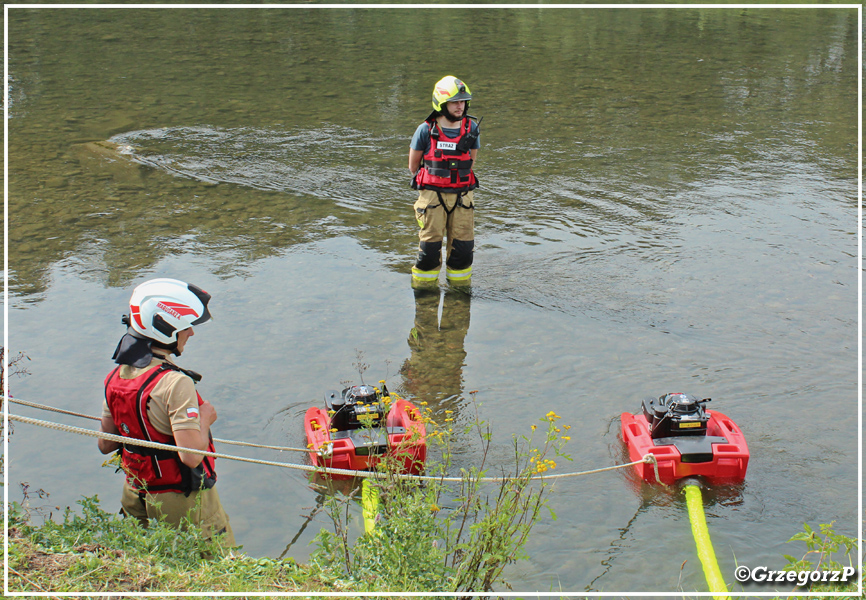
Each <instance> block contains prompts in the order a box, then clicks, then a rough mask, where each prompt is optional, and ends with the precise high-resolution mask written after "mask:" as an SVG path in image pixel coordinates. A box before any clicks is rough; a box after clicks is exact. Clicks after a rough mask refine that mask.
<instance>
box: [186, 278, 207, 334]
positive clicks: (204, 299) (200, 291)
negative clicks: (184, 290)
mask: <svg viewBox="0 0 866 600" xmlns="http://www.w3.org/2000/svg"><path fill="white" fill-rule="evenodd" d="M187 287H188V288H189V291H191V292H192V293H193V294H195V296H196V298H198V299H199V300H200V301H201V304H202V306H203V307H204V312H202V314H201V316H200V317H199V318H198V319H196V320H195V321H193V322H192V323H191V324H192V325H201V324H202V323H206V322H207V321H210V320H211V319H212V318H213V316H212V315H211V314H210V310H208V307H207V303H208V302H210V294H208V293H207V292H206V291H204V290H203V289H201V288H200V287H198V286H197V285H193V284H191V283H188V284H187Z"/></svg>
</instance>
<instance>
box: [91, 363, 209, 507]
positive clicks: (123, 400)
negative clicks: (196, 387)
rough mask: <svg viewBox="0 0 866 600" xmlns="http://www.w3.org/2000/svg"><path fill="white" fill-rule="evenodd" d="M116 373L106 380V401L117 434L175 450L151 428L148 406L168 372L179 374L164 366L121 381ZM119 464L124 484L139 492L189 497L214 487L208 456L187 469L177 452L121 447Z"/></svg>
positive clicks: (168, 438)
mask: <svg viewBox="0 0 866 600" xmlns="http://www.w3.org/2000/svg"><path fill="white" fill-rule="evenodd" d="M119 370H120V367H117V368H115V369H114V370H113V371H112V372H111V373H109V374H108V377H106V378H105V400H106V402H107V403H108V409H109V410H110V411H111V417H112V418H113V419H114V423H115V425H116V426H117V428H118V430H120V434H121V435H122V436H123V437H127V438H130V439H133V440H148V441H151V442H158V443H161V444H171V445H172V446H176V445H177V444H176V443H175V440H174V437H173V436H171V435H166V434H164V433H160V432H159V431H157V430H156V428H155V427H154V426H153V424H151V422H150V419H149V418H148V416H147V403H148V402H149V401H150V393H151V392H152V391H153V388H154V386H155V385H156V384H157V383H158V382H159V380H160V379H162V378H163V377H164V376H165V375H166V374H167V373H169V372H170V371H176V370H179V369H178V367H175V366H174V365H171V364H169V363H163V364H161V365H157V366H155V367H153V368H152V369H150V370H148V371H145V372H144V373H142V374H141V375H139V376H138V377H135V378H133V379H121V378H120V375H119V373H118V371H119ZM196 396H197V397H198V403H199V406H201V404H202V402H203V401H202V399H201V396H199V395H198V392H196ZM208 451H209V452H214V445H213V442H211V443H210V444H209V445H208ZM121 461H122V463H123V467H124V470H125V471H126V480H127V482H128V483H129V485H130V486H132V487H133V488H134V489H137V490H139V491H144V490H146V491H147V492H149V493H152V494H159V493H163V492H178V493H182V494H186V495H187V496H188V495H189V494H190V492H192V491H194V490H199V489H202V488H205V489H206V488H211V487H213V485H214V483H216V471H215V470H214V459H213V458H212V457H209V456H205V457H204V460H202V462H201V464H200V465H199V466H198V467H196V468H195V469H190V468H189V467H188V466H186V465H185V464H183V462H182V461H181V460H180V455H178V453H177V452H173V451H171V450H157V449H156V448H144V447H142V446H136V445H135V444H124V445H123V452H121Z"/></svg>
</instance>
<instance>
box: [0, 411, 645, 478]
mask: <svg viewBox="0 0 866 600" xmlns="http://www.w3.org/2000/svg"><path fill="white" fill-rule="evenodd" d="M9 419H10V420H12V421H18V422H20V423H27V424H29V425H38V426H39V427H47V428H49V429H56V430H58V431H66V432H69V433H77V434H79V435H85V436H88V437H95V438H101V439H104V440H109V441H112V442H117V443H119V444H129V443H131V442H132V443H134V445H136V446H143V447H145V448H157V449H159V450H170V451H172V452H185V453H189V454H198V455H201V456H210V457H213V458H225V459H228V460H237V461H240V462H246V463H253V464H257V465H266V466H272V467H282V468H285V469H296V470H299V471H307V472H310V473H326V474H329V475H346V476H349V477H380V478H381V477H385V476H386V474H384V473H379V472H376V471H352V470H349V469H333V468H330V467H317V466H314V465H299V464H292V463H283V462H276V461H271V460H259V459H255V458H245V457H243V456H232V455H230V454H221V453H219V452H208V451H207V450H198V449H194V448H181V447H178V446H172V445H170V444H160V443H158V442H150V441H147V440H138V439H136V440H131V439H130V438H125V437H123V436H120V435H114V434H112V433H105V432H102V431H94V430H92V429H82V428H81V427H73V426H71V425H63V424H60V423H52V422H50V421H41V420H39V419H31V418H30V417H22V416H20V415H12V414H10V415H9ZM307 452H309V450H307ZM641 463H652V464H653V466H654V468H655V472H656V480H657V481H658V480H659V479H658V465H657V463H656V460H655V456H653V455H652V454H647V455H645V456H644V457H643V458H642V459H641V460H636V461H634V462H630V463H625V464H622V465H613V466H610V467H603V468H601V469H592V470H589V471H580V472H577V473H557V474H555V475H541V474H539V475H536V476H533V477H531V479H539V480H545V479H563V478H566V477H578V476H580V475H590V474H593V473H602V472H604V471H612V470H614V469H623V468H626V467H631V466H633V465H638V464H641ZM394 476H395V477H397V478H399V479H414V480H418V481H443V482H444V481H448V482H460V481H463V480H464V479H466V478H465V477H445V476H441V477H436V476H433V475H409V474H407V473H395V474H394ZM512 479H516V478H515V477H479V478H478V479H477V480H478V481H479V482H494V483H500V482H503V481H510V480H512Z"/></svg>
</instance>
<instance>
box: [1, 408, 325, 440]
mask: <svg viewBox="0 0 866 600" xmlns="http://www.w3.org/2000/svg"><path fill="white" fill-rule="evenodd" d="M9 402H12V403H13V404H20V405H21V406H29V407H31V408H38V409H40V410H47V411H51V412H56V413H61V414H64V415H71V416H73V417H81V418H83V419H90V420H91V421H101V420H102V418H101V417H94V416H93V415H86V414H84V413H79V412H75V411H71V410H64V409H62V408H55V407H53V406H47V405H45V404H37V403H36V402H28V401H27V400H19V399H18V398H9ZM213 441H215V442H219V443H220V444H228V445H229V446H246V447H248V448H265V449H267V450H279V451H280V452H283V451H287V452H309V451H310V450H309V448H291V447H288V446H268V445H267V444H253V443H250V442H237V441H235V440H221V439H220V438H214V439H213Z"/></svg>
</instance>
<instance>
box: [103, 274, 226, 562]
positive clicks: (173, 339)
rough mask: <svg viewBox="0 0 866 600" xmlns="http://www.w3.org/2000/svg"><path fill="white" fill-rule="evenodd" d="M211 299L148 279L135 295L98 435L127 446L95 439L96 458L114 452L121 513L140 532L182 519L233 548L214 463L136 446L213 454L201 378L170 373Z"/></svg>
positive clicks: (212, 416) (212, 417) (211, 413)
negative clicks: (150, 524)
mask: <svg viewBox="0 0 866 600" xmlns="http://www.w3.org/2000/svg"><path fill="white" fill-rule="evenodd" d="M209 301H210V295H209V294H208V293H207V292H205V291H203V290H201V289H200V288H198V287H196V286H194V285H192V284H187V283H184V282H182V281H178V280H176V279H152V280H150V281H146V282H144V283H142V284H141V285H139V286H138V287H136V288H135V290H134V291H133V292H132V298H131V299H130V301H129V314H128V315H124V318H123V322H124V323H125V324H126V325H127V327H128V329H127V333H126V334H125V335H124V336H123V337H122V338H121V340H120V343H119V344H118V346H117V349H116V350H115V352H114V357H113V358H114V362H116V363H117V364H118V366H117V367H115V368H114V369H113V370H112V371H111V373H109V375H108V377H106V378H105V402H104V403H103V409H102V422H101V425H100V431H103V432H105V433H111V434H115V435H122V436H123V437H125V438H128V439H129V440H130V441H129V443H125V444H123V445H122V447H121V444H120V443H118V442H114V441H110V440H105V439H100V440H99V442H98V444H99V450H100V451H101V452H102V453H103V454H108V453H110V452H114V451H117V450H120V452H121V463H122V466H123V470H124V472H125V473H126V481H125V482H124V485H123V493H122V496H121V506H122V508H123V513H124V514H125V515H127V516H130V517H135V518H137V519H138V520H139V521H140V522H141V523H142V524H143V525H145V526H146V525H147V521H148V519H153V518H156V519H158V518H160V517H161V516H165V518H166V521H167V522H168V523H169V524H171V525H175V526H178V525H180V524H181V520H182V519H183V517H188V518H189V519H190V521H191V522H192V523H193V524H195V525H197V526H199V527H201V529H202V531H203V533H204V535H205V537H206V538H211V537H212V536H214V535H216V534H224V535H223V537H222V538H221V543H222V544H223V545H224V546H225V547H231V546H234V545H235V539H234V534H233V533H232V529H231V525H229V518H228V515H227V514H226V512H225V510H224V509H223V507H222V504H221V503H220V498H219V494H218V493H217V490H216V488H215V487H214V484H215V483H216V471H215V470H214V459H213V458H211V457H203V456H202V455H200V454H192V453H189V452H173V451H169V450H158V449H154V448H147V447H144V446H139V445H136V444H135V440H146V441H152V442H159V443H162V444H170V445H175V446H179V447H181V448H190V449H194V450H208V451H210V452H213V451H214V446H213V442H212V440H211V435H210V427H211V425H212V424H213V423H214V421H216V419H217V414H216V410H215V409H214V407H213V406H212V405H211V404H210V403H209V402H207V401H206V400H203V399H202V398H201V396H199V395H198V392H197V391H196V389H195V383H196V382H198V381H199V380H200V379H201V376H200V375H198V374H197V373H195V372H194V371H188V370H185V369H182V368H180V367H178V366H177V365H175V364H174V363H173V362H172V361H171V360H170V358H169V356H170V355H172V354H174V355H176V356H180V355H181V352H183V350H184V347H185V346H186V344H187V343H188V341H189V338H191V337H192V336H193V335H194V334H193V325H199V324H201V323H204V322H205V321H208V320H209V319H210V318H211V315H210V312H209V311H208V307H207V305H208V302H209Z"/></svg>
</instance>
